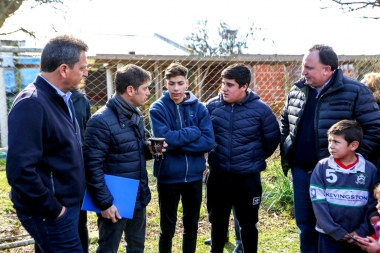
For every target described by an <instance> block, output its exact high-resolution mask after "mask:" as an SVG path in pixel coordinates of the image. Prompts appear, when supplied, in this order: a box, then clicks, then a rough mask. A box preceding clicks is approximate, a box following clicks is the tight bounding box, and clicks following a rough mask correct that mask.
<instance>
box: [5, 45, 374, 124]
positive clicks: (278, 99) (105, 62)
mask: <svg viewBox="0 0 380 253" xmlns="http://www.w3.org/2000/svg"><path fill="white" fill-rule="evenodd" d="M0 50H1V48H0ZM2 54H3V62H2V65H3V67H2V68H1V67H0V83H1V79H2V78H1V72H3V74H2V75H3V79H4V82H5V84H4V85H5V91H6V105H7V111H9V108H10V106H11V104H12V102H13V100H14V98H15V96H16V95H17V94H18V93H19V92H20V91H21V90H22V89H23V88H25V87H26V85H27V84H29V83H30V82H32V81H33V80H34V78H35V76H36V75H37V74H38V72H39V55H38V54H36V53H32V55H31V54H30V53H23V52H21V53H20V52H18V53H2ZM4 55H6V56H7V57H4ZM0 56H1V53H0ZM339 59H340V68H342V69H343V71H344V73H345V75H347V76H350V77H352V78H355V79H358V80H361V78H362V77H363V75H364V74H366V73H368V72H373V71H375V72H376V71H380V68H379V66H380V56H378V55H376V56H339ZM173 61H178V62H180V63H181V64H183V65H184V66H186V67H187V68H188V69H189V74H188V79H189V83H190V86H189V90H191V91H192V92H193V93H194V95H196V96H197V97H198V98H199V100H200V101H201V102H207V101H208V100H209V99H210V98H212V97H214V96H216V95H217V94H218V92H219V91H220V88H221V72H222V70H223V69H224V68H226V67H227V66H228V65H231V64H234V63H244V64H246V65H247V66H248V67H249V68H250V69H251V71H252V78H251V83H250V88H251V89H253V90H254V91H255V92H256V93H257V94H258V95H259V96H260V97H261V99H262V100H263V101H264V102H266V103H267V104H268V105H269V106H270V107H271V108H272V110H273V112H274V113H275V114H276V116H277V117H279V116H280V114H281V110H282V108H283V106H284V101H285V97H286V94H287V92H288V91H289V89H290V88H291V86H292V85H293V83H294V82H295V81H297V80H298V79H299V78H300V77H301V62H302V56H301V55H281V56H280V55H234V56H228V57H199V56H194V55H192V56H159V55H154V56H149V55H96V56H91V57H89V74H88V77H87V78H85V80H83V82H82V84H81V86H80V87H81V90H82V92H84V93H85V94H86V95H87V97H88V98H89V100H90V103H91V107H92V112H95V111H96V110H97V109H99V108H100V107H102V106H104V105H105V104H106V102H107V100H108V98H109V96H110V95H111V94H112V93H113V92H114V90H115V87H114V85H113V79H114V74H115V72H116V71H117V69H118V68H121V67H122V66H124V65H126V64H129V63H132V64H136V65H138V66H140V67H142V68H144V69H145V70H148V71H150V72H151V74H152V77H153V79H152V82H151V84H150V86H149V89H150V96H149V99H148V101H147V102H146V104H145V105H144V106H142V107H141V108H140V109H141V110H142V112H143V114H144V115H145V116H146V117H145V126H146V128H147V129H148V130H149V127H150V126H149V118H148V117H147V115H148V110H149V106H150V105H151V104H152V103H153V102H154V101H155V100H157V99H158V98H159V97H160V96H161V95H162V92H163V91H164V90H165V87H164V85H163V81H164V72H165V68H166V67H167V66H169V64H170V63H172V62H173ZM1 70H2V71H1ZM0 102H1V101H0ZM3 104H4V103H2V104H0V108H1V106H2V105H3ZM3 117H7V115H0V118H3Z"/></svg>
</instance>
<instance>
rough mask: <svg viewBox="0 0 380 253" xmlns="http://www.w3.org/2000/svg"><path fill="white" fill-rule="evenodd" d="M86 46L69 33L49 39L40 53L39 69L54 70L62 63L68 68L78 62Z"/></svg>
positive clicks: (43, 70)
mask: <svg viewBox="0 0 380 253" xmlns="http://www.w3.org/2000/svg"><path fill="white" fill-rule="evenodd" d="M87 50H88V46H87V45H86V43H84V42H83V41H82V40H80V39H77V38H75V37H73V36H70V35H60V36H57V37H55V38H52V39H51V40H49V42H48V43H47V44H46V46H45V47H44V49H43V50H42V54H41V71H42V72H47V73H50V72H54V71H55V70H56V69H57V68H58V67H59V66H61V65H62V64H67V65H68V66H69V68H70V69H72V68H74V65H75V63H77V62H79V57H80V54H81V52H82V51H84V52H87Z"/></svg>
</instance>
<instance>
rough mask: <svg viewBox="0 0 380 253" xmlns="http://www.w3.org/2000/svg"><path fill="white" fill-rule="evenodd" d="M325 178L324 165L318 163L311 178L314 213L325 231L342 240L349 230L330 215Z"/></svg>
mask: <svg viewBox="0 0 380 253" xmlns="http://www.w3.org/2000/svg"><path fill="white" fill-rule="evenodd" d="M323 178H324V175H323V165H322V164H321V163H317V165H316V167H315V169H314V171H313V174H312V175H311V179H310V198H311V202H312V205H313V210H314V214H315V217H316V218H317V222H318V225H319V226H320V227H321V228H322V229H323V231H324V232H325V233H326V234H328V235H330V236H332V237H333V238H334V239H335V240H340V239H342V238H343V236H345V235H346V234H347V233H348V231H346V230H345V229H343V228H342V227H341V226H340V225H339V224H337V223H336V222H335V221H334V219H333V218H332V217H331V215H330V211H329V206H328V203H327V201H326V198H325V191H326V188H325V184H324V182H323ZM350 232H352V231H350Z"/></svg>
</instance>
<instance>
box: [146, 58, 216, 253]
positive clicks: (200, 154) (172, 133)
mask: <svg viewBox="0 0 380 253" xmlns="http://www.w3.org/2000/svg"><path fill="white" fill-rule="evenodd" d="M187 73H188V70H187V68H185V67H184V66H182V65H181V64H179V63H172V64H171V65H170V66H169V67H168V68H167V69H166V70H165V87H166V88H167V89H168V91H166V92H164V94H163V96H162V97H161V98H160V99H159V100H157V101H156V102H155V103H153V104H152V106H151V108H150V110H149V116H150V121H151V126H152V131H153V135H154V136H155V137H164V138H165V139H166V143H167V145H168V146H167V147H166V153H165V154H164V156H162V157H161V158H158V159H156V160H155V161H154V165H153V174H154V176H156V177H157V190H158V199H159V207H160V227H161V232H160V239H159V252H160V253H166V252H172V251H171V250H172V249H171V248H172V238H173V236H174V232H175V226H176V222H177V209H178V203H179V200H180V199H181V200H182V207H183V226H184V233H183V242H182V251H183V252H186V253H194V252H195V249H196V242H197V232H198V220H199V212H200V207H201V202H202V178H203V172H204V170H205V169H206V161H205V158H204V153H206V152H208V151H210V150H211V148H212V147H213V145H214V132H213V128H212V124H211V119H210V116H209V114H208V112H207V109H206V107H205V106H204V105H203V104H202V103H201V102H199V101H198V99H197V98H196V97H195V96H194V95H193V94H192V93H191V92H190V91H186V90H187V88H188V87H189V81H188V80H187V79H186V76H187Z"/></svg>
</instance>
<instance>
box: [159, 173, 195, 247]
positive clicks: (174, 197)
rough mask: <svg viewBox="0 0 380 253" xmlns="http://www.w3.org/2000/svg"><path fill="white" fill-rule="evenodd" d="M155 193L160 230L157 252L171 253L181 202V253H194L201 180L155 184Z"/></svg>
mask: <svg viewBox="0 0 380 253" xmlns="http://www.w3.org/2000/svg"><path fill="white" fill-rule="evenodd" d="M157 191H158V201H159V206H160V228H161V231H160V239H159V242H158V251H159V252H160V253H171V252H172V239H173V236H174V233H175V227H176V223H177V210H178V204H179V201H180V200H182V209H183V214H182V220H183V228H184V230H183V240H182V252H184V253H194V252H196V246H197V234H198V221H199V212H200V209H201V203H202V180H198V181H194V182H189V183H178V184H160V183H157Z"/></svg>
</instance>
